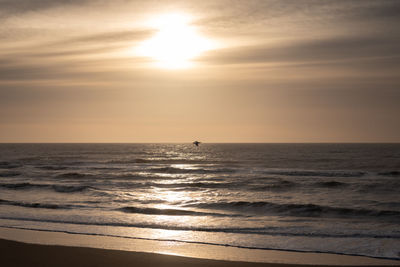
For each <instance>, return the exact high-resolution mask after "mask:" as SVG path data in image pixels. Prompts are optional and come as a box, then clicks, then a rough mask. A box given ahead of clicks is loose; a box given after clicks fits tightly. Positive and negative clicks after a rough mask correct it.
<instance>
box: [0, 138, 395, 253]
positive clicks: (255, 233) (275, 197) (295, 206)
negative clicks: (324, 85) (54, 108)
mask: <svg viewBox="0 0 400 267" xmlns="http://www.w3.org/2000/svg"><path fill="white" fill-rule="evenodd" d="M0 226H8V227H17V228H27V229H44V230H50V231H65V232H72V233H86V234H95V235H107V236H122V237H131V238H145V239H157V240H175V241H179V242H196V243H205V244H216V245H229V246H236V247H247V248H261V249H281V250H294V251H319V252H333V253H344V254H355V255H367V256H374V257H383V258H394V259H400V144H203V145H200V146H199V147H195V146H193V145H191V144H0Z"/></svg>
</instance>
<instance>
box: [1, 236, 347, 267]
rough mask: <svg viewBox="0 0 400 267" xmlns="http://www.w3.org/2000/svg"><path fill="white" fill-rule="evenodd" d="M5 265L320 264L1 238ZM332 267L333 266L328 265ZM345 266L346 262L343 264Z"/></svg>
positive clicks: (251, 266) (216, 266)
mask: <svg viewBox="0 0 400 267" xmlns="http://www.w3.org/2000/svg"><path fill="white" fill-rule="evenodd" d="M0 251H1V255H2V256H1V266H3V267H9V266H10V267H11V266H13V267H16V266H43V267H45V266H52V267H53V266H59V267H64V266H65V267H80V266H99V267H100V266H113V267H122V266H164V267H191V266H193V267H194V266H199V267H200V266H202V267H228V266H230V267H239V266H242V267H261V266H268V267H285V266H290V267H297V266H318V265H300V264H279V263H251V262H238V261H236V262H234V261H222V260H210V259H197V258H189V257H181V256H172V255H162V254H156V253H145V252H131V251H120V250H107V249H98V248H87V247H70V246H58V245H38V244H27V243H22V242H16V241H10V240H4V239H0ZM325 266H329V265H325ZM343 266H344V265H343Z"/></svg>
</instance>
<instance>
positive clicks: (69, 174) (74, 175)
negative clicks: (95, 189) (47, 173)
mask: <svg viewBox="0 0 400 267" xmlns="http://www.w3.org/2000/svg"><path fill="white" fill-rule="evenodd" d="M93 177H94V175H92V174H87V173H79V172H67V173H62V174H58V175H56V176H55V178H61V179H82V178H93Z"/></svg>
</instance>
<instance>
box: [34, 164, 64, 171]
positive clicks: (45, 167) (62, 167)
mask: <svg viewBox="0 0 400 267" xmlns="http://www.w3.org/2000/svg"><path fill="white" fill-rule="evenodd" d="M36 168H37V169H41V170H49V171H60V170H66V169H68V167H66V166H52V165H47V166H36Z"/></svg>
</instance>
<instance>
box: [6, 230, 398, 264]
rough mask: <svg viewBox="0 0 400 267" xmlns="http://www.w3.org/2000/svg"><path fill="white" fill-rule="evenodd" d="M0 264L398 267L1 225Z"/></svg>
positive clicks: (370, 260) (353, 259)
mask: <svg viewBox="0 0 400 267" xmlns="http://www.w3.org/2000/svg"><path fill="white" fill-rule="evenodd" d="M0 251H1V261H0V266H2V267H8V266H69V267H79V266H99V267H100V266H113V267H120V266H121V267H122V266H166V267H179V266H188V267H190V266H204V267H209V266H210V267H211V266H215V267H217V266H218V267H220V266H221V267H222V266H233V267H235V266H249V267H251V266H270V267H272V266H275V267H278V266H280V267H285V266H293V267H294V266H390V265H392V266H394V265H396V266H400V261H394V260H383V259H375V258H369V257H360V256H346V255H337V254H329V253H302V252H289V251H277V250H257V249H239V248H229V247H220V246H205V245H196V244H188V243H178V242H165V241H162V242H160V241H150V240H137V239H126V238H116V237H105V236H92V235H82V234H69V233H61V232H52V231H47V230H42V231H35V230H23V229H15V228H7V227H0Z"/></svg>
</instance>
